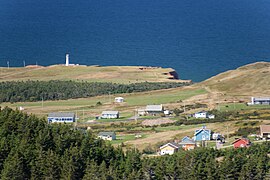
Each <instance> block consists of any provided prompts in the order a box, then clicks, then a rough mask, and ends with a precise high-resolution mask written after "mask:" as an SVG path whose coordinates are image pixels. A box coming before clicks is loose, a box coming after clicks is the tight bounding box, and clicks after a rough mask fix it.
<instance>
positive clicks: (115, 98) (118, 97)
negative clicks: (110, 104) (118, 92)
mask: <svg viewBox="0 0 270 180" xmlns="http://www.w3.org/2000/svg"><path fill="white" fill-rule="evenodd" d="M114 99H124V98H123V97H116V98H114Z"/></svg>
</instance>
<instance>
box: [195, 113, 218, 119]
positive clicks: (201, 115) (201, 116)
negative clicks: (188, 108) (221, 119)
mask: <svg viewBox="0 0 270 180" xmlns="http://www.w3.org/2000/svg"><path fill="white" fill-rule="evenodd" d="M194 117H195V118H204V119H214V118H215V115H213V114H209V113H208V112H207V111H200V112H196V113H195V114H194Z"/></svg>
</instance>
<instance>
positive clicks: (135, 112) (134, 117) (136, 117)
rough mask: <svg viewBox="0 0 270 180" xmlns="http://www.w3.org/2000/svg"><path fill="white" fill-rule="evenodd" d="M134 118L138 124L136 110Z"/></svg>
mask: <svg viewBox="0 0 270 180" xmlns="http://www.w3.org/2000/svg"><path fill="white" fill-rule="evenodd" d="M134 118H135V122H136V123H137V109H135V113H134Z"/></svg>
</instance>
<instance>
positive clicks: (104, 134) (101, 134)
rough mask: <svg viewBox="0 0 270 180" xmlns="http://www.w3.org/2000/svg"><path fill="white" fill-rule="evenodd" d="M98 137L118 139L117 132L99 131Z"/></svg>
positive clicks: (110, 139)
mask: <svg viewBox="0 0 270 180" xmlns="http://www.w3.org/2000/svg"><path fill="white" fill-rule="evenodd" d="M98 137H99V138H100V139H103V140H108V141H112V140H116V134H115V132H99V133H98Z"/></svg>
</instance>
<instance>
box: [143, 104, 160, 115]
mask: <svg viewBox="0 0 270 180" xmlns="http://www.w3.org/2000/svg"><path fill="white" fill-rule="evenodd" d="M145 111H146V113H147V114H150V115H156V114H161V113H164V109H163V106H162V104H160V105H147V106H146V108H145Z"/></svg>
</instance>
